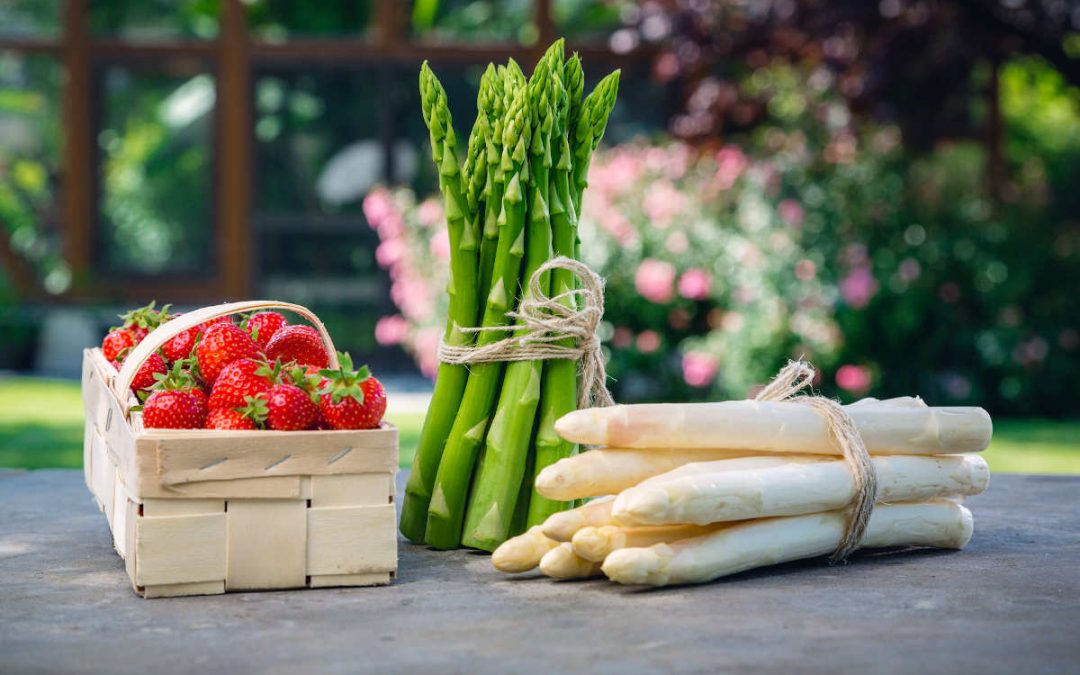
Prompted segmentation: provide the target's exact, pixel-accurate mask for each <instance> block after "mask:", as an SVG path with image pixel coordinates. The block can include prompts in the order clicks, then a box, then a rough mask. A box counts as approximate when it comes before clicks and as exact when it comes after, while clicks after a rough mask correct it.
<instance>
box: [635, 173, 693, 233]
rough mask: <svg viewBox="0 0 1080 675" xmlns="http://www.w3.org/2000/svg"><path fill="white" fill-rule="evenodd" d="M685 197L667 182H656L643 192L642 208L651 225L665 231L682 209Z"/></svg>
mask: <svg viewBox="0 0 1080 675" xmlns="http://www.w3.org/2000/svg"><path fill="white" fill-rule="evenodd" d="M685 202H686V197H685V196H684V195H683V194H682V193H681V192H679V191H678V190H677V189H676V188H675V186H674V185H672V184H671V183H669V182H668V181H656V182H654V183H653V184H652V185H650V186H649V187H648V189H646V191H645V199H644V200H643V202H642V208H643V209H644V210H645V214H646V215H647V216H648V217H649V219H650V220H652V222H653V225H655V226H656V227H659V228H660V229H662V230H663V229H666V228H667V227H668V226H669V225H671V220H672V218H673V217H674V216H676V215H677V214H678V213H679V212H680V211H681V210H682V209H683V207H684V205H685Z"/></svg>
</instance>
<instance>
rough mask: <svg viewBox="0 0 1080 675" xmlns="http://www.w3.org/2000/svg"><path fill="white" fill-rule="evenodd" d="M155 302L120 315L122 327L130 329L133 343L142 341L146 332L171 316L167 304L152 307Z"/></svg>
mask: <svg viewBox="0 0 1080 675" xmlns="http://www.w3.org/2000/svg"><path fill="white" fill-rule="evenodd" d="M155 304H156V303H155V302H151V303H150V304H149V305H147V306H146V307H140V308H138V309H133V310H130V311H128V312H126V313H124V314H121V315H120V318H121V319H123V320H124V326H123V327H124V328H127V329H128V330H130V331H131V332H132V334H133V335H134V337H135V344H138V343H140V342H142V339H143V338H144V337H146V335H147V333H149V332H150V331H152V330H154V329H155V328H157V327H158V326H160V325H161V324H162V323H164V322H165V321H168V320H169V319H170V318H172V317H170V316H169V305H165V306H164V307H162V308H161V309H160V310H158V309H154V305H155Z"/></svg>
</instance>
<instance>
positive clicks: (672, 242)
mask: <svg viewBox="0 0 1080 675" xmlns="http://www.w3.org/2000/svg"><path fill="white" fill-rule="evenodd" d="M664 245H665V246H666V247H667V250H668V251H669V252H671V253H675V254H679V253H686V250H687V249H688V248H690V242H689V241H687V239H686V234H684V233H682V232H672V233H671V234H669V235H668V236H667V239H665V240H664Z"/></svg>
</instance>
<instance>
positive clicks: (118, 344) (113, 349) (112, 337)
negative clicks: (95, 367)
mask: <svg viewBox="0 0 1080 675" xmlns="http://www.w3.org/2000/svg"><path fill="white" fill-rule="evenodd" d="M135 344H136V340H135V334H134V333H132V332H131V331H130V330H128V329H127V328H113V329H112V330H111V331H109V334H108V335H106V336H105V339H104V340H102V341H101V351H103V352H105V358H106V359H108V360H109V361H112V362H114V363H115V362H116V361H117V360H118V359H119V358H120V357H121V356H122V355H123V354H125V353H126V352H127V351H128V350H130V349H131V348H132V347H134V346H135Z"/></svg>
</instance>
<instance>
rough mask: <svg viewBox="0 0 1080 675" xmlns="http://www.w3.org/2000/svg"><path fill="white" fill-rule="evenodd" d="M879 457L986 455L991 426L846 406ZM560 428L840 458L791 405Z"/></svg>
mask: <svg viewBox="0 0 1080 675" xmlns="http://www.w3.org/2000/svg"><path fill="white" fill-rule="evenodd" d="M845 409H846V410H847V412H848V413H849V414H850V415H851V417H852V419H853V420H854V421H855V426H856V427H857V428H858V430H859V433H860V434H861V435H862V439H863V442H865V443H866V447H867V449H868V450H869V451H870V452H871V453H874V454H908V455H939V454H953V453H961V452H980V451H982V450H985V449H986V446H987V445H989V444H990V436H991V434H992V431H993V425H992V423H991V421H990V416H989V415H988V414H987V413H986V411H985V410H983V409H982V408H924V407H917V406H911V405H895V404H887V403H883V402H879V403H875V404H861V405H851V406H846V408H845ZM555 429H556V431H558V432H559V434H560V435H561V436H562V437H563V438H565V439H566V440H568V441H572V442H574V443H584V444H589V445H606V446H611V447H627V448H667V447H674V448H730V449H733V450H752V451H763V452H787V453H812V454H822V455H839V454H841V453H840V451H839V450H837V449H836V448H835V447H833V444H832V443H831V442H830V440H829V437H828V435H827V433H826V429H825V423H824V421H822V419H821V417H820V416H819V415H818V414H817V413H816V412H814V410H813V409H812V408H811V407H810V406H807V405H801V404H799V403H793V402H769V401H723V402H720V403H647V404H636V405H617V406H611V407H608V408H588V409H585V410H578V411H575V412H572V413H569V414H567V415H564V416H563V417H562V418H560V419H559V420H558V421H557V422H556V423H555Z"/></svg>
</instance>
